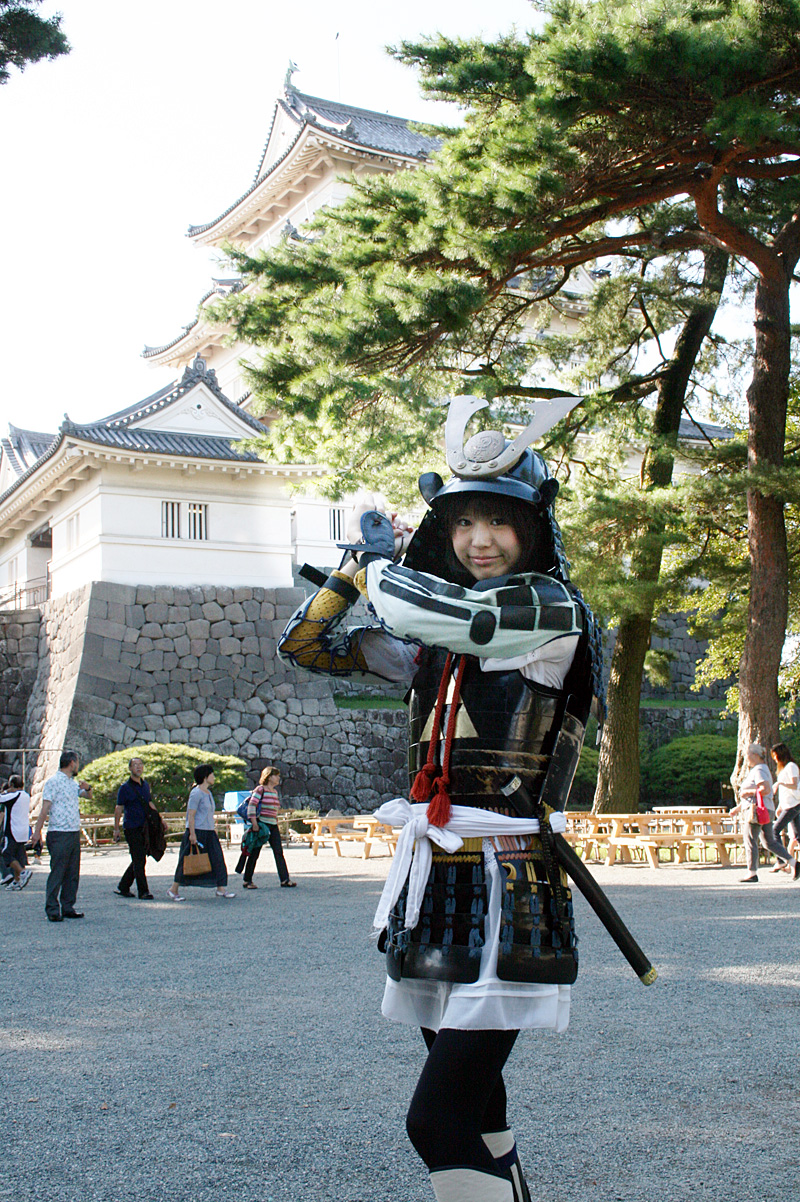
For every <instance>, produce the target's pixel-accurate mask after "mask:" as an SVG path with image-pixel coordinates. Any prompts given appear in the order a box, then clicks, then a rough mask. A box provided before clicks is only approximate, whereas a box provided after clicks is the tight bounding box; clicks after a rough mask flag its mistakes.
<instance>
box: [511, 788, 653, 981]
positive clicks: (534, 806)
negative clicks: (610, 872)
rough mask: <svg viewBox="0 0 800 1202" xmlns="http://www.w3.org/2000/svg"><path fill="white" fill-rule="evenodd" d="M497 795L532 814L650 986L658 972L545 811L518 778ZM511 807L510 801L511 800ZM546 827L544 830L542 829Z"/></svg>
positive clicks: (561, 859) (641, 979)
mask: <svg viewBox="0 0 800 1202" xmlns="http://www.w3.org/2000/svg"><path fill="white" fill-rule="evenodd" d="M500 792H501V793H502V794H503V795H504V796H505V797H507V798H508V799H509V800H511V799H512V798H513V799H514V801H517V802H519V803H521V811H524V812H525V813H526V814H534V815H535V816H536V817H538V818H539V822H540V823H541V824H542V825H543V828H544V833H545V838H547V837H548V836H549V838H550V839H552V846H553V849H554V851H555V854H556V856H557V857H558V862H559V864H560V865H561V867H562V868H563V869H564V871H565V872H566V873H567V875H568V876H570V877H571V878H572V880H573V881H574V882H575V884H576V885H577V886H578V888H579V889H580V891H581V893H582V894H583V896H584V897H585V898H586V900H587V902H588V903H589V905H590V906H591V907H592V909H593V910H594V912H595V914H596V915H597V917H598V918H599V919H600V921H601V922H602V924H603V926H604V927H605V928H606V930H607V931H608V933H609V935H610V936H611V938H612V939H613V940H614V942H615V943H616V945H617V947H618V948H619V950H620V951H621V952H622V954H623V956H624V957H625V959H626V960H627V961H628V963H629V964H630V966H631V968H632V969H633V971H634V972H635V973H636V975H637V977H638V978H639V980H640V981H641V982H642V984H643V985H652V984H653V982H654V981H655V979H656V977H657V976H658V973H657V972H656V970H655V969H654V968H653V966H652V964H651V963H650V961H649V960H648V959H647V956H646V955H645V954H644V952H643V951H642V949H641V948H640V947H639V944H638V943H637V942H636V940H635V939H634V937H633V935H632V934H631V933H630V931H629V930H628V928H627V927H626V926H625V923H624V922H623V921H622V919H621V918H620V916H619V914H618V913H617V911H616V910H615V909H614V907H613V906H612V904H611V902H610V901H609V900H608V898H607V897H606V895H605V893H604V892H603V890H602V889H601V888H600V886H599V885H598V883H597V881H596V880H595V879H594V877H593V876H592V874H591V872H589V869H588V868H587V867H586V865H585V864H584V862H583V860H581V858H580V856H578V855H577V854H576V853H575V852H574V851H573V850H572V848H571V847H570V845H569V843H567V841H566V839H565V838H564V836H563V835H557V834H556V833H555V832H554V831H553V830H552V829H550V824H549V822H548V821H547V817H546V811H545V808H544V806H543V805H542V804H541V802H537V801H534V799H533V798H532V797H531V794H530V793H529V792H528V790H527V789H526V787H525V785H524V784H523V783H522V781H521V780H520V778H519V777H518V776H514V777H512V779H511V780H510V781H509V782H508V784H506V785H504V786H503V787H502V788H501V790H500ZM512 804H514V803H513V801H512ZM544 824H546V827H545V826H544Z"/></svg>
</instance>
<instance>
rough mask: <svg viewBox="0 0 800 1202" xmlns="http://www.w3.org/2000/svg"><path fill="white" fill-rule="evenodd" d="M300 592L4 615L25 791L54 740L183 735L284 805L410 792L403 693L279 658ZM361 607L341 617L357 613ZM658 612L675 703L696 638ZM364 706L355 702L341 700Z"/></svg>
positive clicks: (704, 715) (703, 714)
mask: <svg viewBox="0 0 800 1202" xmlns="http://www.w3.org/2000/svg"><path fill="white" fill-rule="evenodd" d="M302 596H303V592H302V590H300V589H297V588H295V589H277V590H275V589H271V590H266V589H256V588H238V589H229V588H219V587H207V588H192V589H186V588H167V587H163V588H152V587H139V588H136V587H130V586H126V585H118V584H107V583H102V582H101V583H94V584H92V585H90V586H86V588H84V589H80V590H77V591H76V592H74V593H71V594H69V595H67V596H65V597H59V598H56V599H55V600H52V601H49V602H48V603H47V604H46V605H45V606H43V608H42V611H41V621H40V620H39V613H38V611H35V610H34V611H24V612H23V613H14V614H11V615H8V614H6V615H3V616H2V617H0V703H1V708H0V712H1V713H2V715H3V718H2V721H3V725H2V729H1V730H0V737H2V741H3V744H4V746H6V747H11V746H14V747H17V746H20V745H22V746H29V747H37V748H42V749H43V754H41V755H40V757H39V762H38V766H37V771H36V775H35V777H34V780H33V789H34V793H37V792H38V791H39V788H40V786H41V782H42V780H43V779H44V778H45V777H46V776H47V775H48V774H49V773H50V772H52V771H53V770H54V769H55V767H56V766H57V758H56V757H57V754H58V751H59V750H60V749H61V748H63V747H65V746H68V747H73V748H74V749H75V750H76V751H78V753H79V755H80V757H81V759H82V761H83V762H87V761H88V760H91V759H95V758H96V757H98V756H101V755H105V754H107V753H108V752H110V751H114V750H117V749H121V748H129V747H132V746H134V745H141V744H142V743H153V742H158V743H189V744H192V745H193V746H196V747H208V748H209V749H210V750H211V749H213V750H214V751H217V752H221V753H222V754H227V755H236V756H241V757H242V758H243V759H244V760H245V761H246V763H247V766H248V773H249V776H250V778H251V780H255V779H256V777H257V776H258V773H259V772H260V770H261V768H262V767H263V766H264V765H265V764H267V763H274V764H276V765H277V766H278V767H280V769H281V771H282V773H283V776H284V787H283V791H284V794H285V797H286V799H287V801H288V800H291V802H292V803H293V804H295V805H298V806H301V805H302V806H305V805H309V806H312V807H313V808H319V809H322V810H323V811H324V810H328V809H330V808H336V809H339V810H341V811H342V812H345V813H347V812H350V813H353V812H356V813H360V812H366V811H369V810H371V809H374V807H375V806H376V805H377V804H379V803H380V802H381V801H384V800H386V799H388V798H390V797H393V796H397V795H398V794H402V793H404V792H405V791H406V790H407V787H408V780H407V773H406V757H407V736H406V714H405V709H404V708H379V707H378V706H379V703H380V702H381V701H382V702H383V704H384V705H386V703H387V697H388V698H392V697H394V698H397V697H398V696H399V694H400V693H401V692H402V690H399V689H398V686H395V685H382V684H381V683H380V682H378V683H375V684H364V683H363V682H360V681H359V680H358V679H357V678H354V679H352V680H349V681H344V680H331V679H330V678H327V677H322V676H316V677H315V676H309V675H307V674H305V673H302V672H297V671H295V670H294V669H293V668H291V667H290V666H288V665H285V664H282V663H281V662H280V661H279V660H278V659H277V656H276V652H275V648H276V643H277V639H278V637H279V636H280V633H281V632H282V630H283V628H284V626H285V624H286V620H287V618H288V617H289V616H290V614H291V613H292V612H293V610H294V608H295V607H296V605H297V604H298V603H299V601H300V600H301V598H302ZM362 610H363V607H361V608H360V609H358V610H354V612H353V614H352V615H351V621H354V622H358V621H364V620H368V618H367V614H366V612H362ZM667 621H673V622H674V623H675V624H676V625H675V640H677V642H676V641H673V643H672V644H671V646H672V649H673V650H677V652H678V658H677V659H676V661H675V664H674V668H675V674H676V694H677V696H678V697H680V696H682V693H681V690H683V692H685V691H686V688H687V687H688V676H689V672H690V671H693V661H692V655H695V654H697V650H696V648H697V644H693V646H694V648H695V650H694V651H692V650H690V649H687V648H685V647H683V646H681V645H680V640H678V639H677V634H678V632H679V631H680V630H683V631H684V634H685V629H686V620H685V618H680V617H678V618H675V619H662V625H663V624H664V623H665V622H667ZM681 623H682V625H681ZM37 630H38V644H37ZM687 637H688V636H687ZM37 646H38V656H37V650H36V649H37ZM34 671H35V679H34ZM662 691H663V690H662ZM651 692H653V690H651ZM359 695H360V696H359ZM339 700H342V701H344V702H346V703H347V704H346V705H340V704H337V701H339ZM359 700H360V701H362V702H363V706H362V707H359V708H352V706H353V704H354V703H355V704H356V705H358V702H359ZM390 704H391V703H390ZM26 710H27V712H26V713H25V719H24V723H23V722H22V717H23V712H24V711H26ZM641 722H642V727H643V729H644V730H645V731H646V732H647V734H648V737H649V739H650V741H651V743H652V745H654V746H661V745H662V744H663V743H665V742H668V741H670V740H671V739H673V738H676V737H678V736H679V735H681V734H687V733H691V732H692V731H695V730H696V729H697V728H698V726H700V725H702V726H703V727H704V728H705V729H709V727H711V728H714V727H716V728H718V729H720V730H729V729H731V724H730V723H725V722H723V721H722V720H721V719H720V718H719V713H718V708H717V707H715V706H713V705H709V707H708V709H695V708H690V707H688V706H680V703H679V702H678V705H677V706H676V707H675V708H671V709H663V708H648V707H647V703H646V699H645V703H644V705H643V708H642V714H641ZM734 726H735V723H734ZM28 762H29V763H30V759H29V761H28Z"/></svg>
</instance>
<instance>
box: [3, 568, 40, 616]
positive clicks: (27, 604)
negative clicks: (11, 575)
mask: <svg viewBox="0 0 800 1202" xmlns="http://www.w3.org/2000/svg"><path fill="white" fill-rule="evenodd" d="M49 596H50V577H49V576H39V577H36V578H35V579H34V580H26V581H25V582H24V583H23V582H21V581H17V582H16V584H12V585H11V587H10V588H8V589H4V590H3V591H2V592H0V609H32V608H33V607H34V606H36V605H44V603H45V601H46V600H47V599H48V597H49Z"/></svg>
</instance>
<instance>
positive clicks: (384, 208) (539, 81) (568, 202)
mask: <svg viewBox="0 0 800 1202" xmlns="http://www.w3.org/2000/svg"><path fill="white" fill-rule="evenodd" d="M548 16H549V19H548V22H547V25H546V26H545V28H544V30H543V31H542V32H541V33H530V34H529V35H528V36H527V37H526V38H522V39H517V38H514V37H511V38H507V39H503V40H501V41H500V42H498V43H497V44H495V45H491V46H486V45H482V44H479V43H458V42H448V41H446V40H445V39H441V38H440V39H436V40H433V41H430V42H426V43H422V44H420V45H417V46H404V47H402V48H401V50H400V52H399V53H400V55H401V57H404V58H405V59H406V60H407V61H411V62H415V63H416V64H417V65H418V66H419V67H420V69H421V70H422V73H423V78H424V81H425V83H426V85H427V86H428V88H429V90H431V91H432V92H433V93H434V94H441V95H447V96H449V97H450V98H457V99H459V100H461V101H462V103H465V104H467V105H468V106H469V110H468V114H467V120H466V123H465V126H464V128H463V129H462V130H459V131H456V132H453V131H441V132H442V134H443V138H444V141H443V146H442V149H441V151H440V153H439V154H438V155H437V157H436V159H435V161H434V162H433V163H432V164H431V165H430V166H429V167H426V168H423V169H420V170H418V171H415V172H413V173H404V174H402V175H400V176H396V177H393V178H391V179H389V178H381V179H377V180H373V181H370V182H369V183H366V184H364V185H361V186H359V187H358V188H357V189H356V191H355V193H354V195H353V197H352V198H351V200H349V201H348V202H346V203H345V204H344V205H342V206H341V207H340V208H338V209H336V210H332V211H331V212H330V213H328V214H327V215H324V216H323V217H322V218H321V219H320V220H319V221H318V222H317V223H316V225H315V229H314V230H313V236H314V239H315V240H314V241H313V242H311V243H308V244H306V245H305V246H304V247H302V248H301V249H300V250H299V251H298V249H297V248H294V247H289V246H287V247H285V248H284V249H283V251H281V252H278V253H277V254H275V253H271V254H270V255H263V256H258V257H249V256H247V255H246V254H244V253H238V252H235V253H234V256H233V257H234V258H235V259H236V261H237V263H238V264H239V266H240V267H241V268H242V269H243V271H244V273H245V275H246V276H247V278H248V279H249V280H250V281H251V282H252V283H254V284H255V286H256V291H255V293H250V292H245V293H241V294H239V295H238V296H237V297H235V298H233V300H232V301H231V302H230V304H229V305H228V307H227V313H226V315H227V316H228V317H229V318H232V319H233V320H234V323H235V326H236V328H237V332H238V333H239V334H240V336H242V337H243V338H244V339H245V340H246V341H258V342H262V343H267V344H269V346H270V352H269V354H268V355H267V357H266V358H265V360H264V362H263V363H262V364H260V365H259V366H258V367H257V368H256V369H254V383H255V385H256V388H257V390H258V391H259V393H260V395H261V396H262V397H263V399H264V401H265V403H266V404H267V405H270V406H275V407H277V408H282V410H283V413H284V414H285V415H286V416H287V417H288V419H289V421H290V422H291V427H292V428H291V431H289V430H287V422H286V421H284V423H283V424H281V423H279V429H278V431H277V433H276V438H283V439H284V440H285V446H286V448H287V449H288V450H290V451H291V450H292V447H294V448H296V449H300V448H301V447H302V449H303V450H304V451H306V452H307V451H308V450H309V449H310V448H311V449H313V448H315V447H316V448H319V449H320V450H322V451H329V452H331V454H332V455H333V461H334V463H336V464H337V466H338V468H339V472H340V475H339V482H340V483H342V484H344V485H346V484H347V483H348V482H349V480H350V479H351V478H352V476H351V475H348V473H349V472H350V470H351V468H352V465H353V463H354V462H358V461H360V462H361V463H362V464H363V462H365V460H364V454H369V453H371V452H373V451H375V450H377V449H380V450H384V449H385V448H386V443H385V439H384V440H383V443H382V436H381V434H380V430H381V429H383V430H384V431H385V430H386V426H385V424H384V422H383V415H385V414H388V415H389V418H390V420H391V419H396V418H398V416H400V415H403V414H411V415H413V418H412V420H411V421H409V422H408V423H407V424H405V425H403V423H402V421H401V422H400V424H401V428H403V429H404V430H405V431H407V432H408V433H409V435H410V436H411V440H412V441H413V439H414V433H413V431H414V429H415V428H416V423H417V422H419V423H420V424H421V428H422V430H423V437H424V438H427V437H430V434H431V433H432V430H433V428H434V425H435V423H433V422H431V420H430V407H429V406H428V405H427V402H426V400H425V398H426V397H427V396H430V395H433V396H436V395H440V394H441V393H442V392H445V391H453V389H448V388H447V386H446V384H445V381H447V380H448V379H452V378H453V377H454V376H455V377H458V378H459V389H458V390H459V391H461V390H463V387H464V380H465V379H466V380H467V381H469V386H470V387H471V388H472V389H474V390H481V391H484V392H486V393H487V394H488V395H490V396H492V397H494V398H495V399H496V400H498V401H502V400H503V399H504V398H509V397H514V398H519V397H535V396H536V395H537V391H538V390H537V389H536V388H534V387H531V386H530V385H529V384H527V383H526V382H525V381H526V371H527V370H528V369H529V368H530V366H531V365H532V364H533V362H534V360H535V349H531V348H530V347H526V345H525V344H524V339H523V335H524V331H525V327H526V324H527V323H528V322H529V321H530V320H531V319H532V317H533V315H534V314H535V312H536V310H537V308H538V307H540V306H541V304H542V301H543V300H544V299H545V298H546V297H547V296H548V295H550V296H552V295H554V294H556V293H557V292H558V290H559V289H560V288H561V287H562V286H563V283H564V282H565V280H566V279H567V278H568V276H569V272H570V271H571V270H572V269H573V268H574V267H575V266H576V265H578V264H581V263H587V262H589V261H590V260H592V259H596V258H597V257H598V256H601V255H619V256H624V255H626V254H628V253H630V252H631V250H634V249H636V250H643V249H644V250H647V249H649V250H651V251H653V252H656V253H664V254H666V253H671V252H676V251H688V250H692V249H694V250H698V251H704V250H709V249H712V250H714V249H716V250H721V251H724V252H725V253H727V254H730V255H733V256H736V257H737V258H738V259H739V260H746V261H747V262H748V263H749V264H750V265H751V266H752V267H753V268H754V269H755V272H756V274H757V279H758V283H757V288H756V296H755V305H756V343H755V360H754V372H753V379H752V382H751V386H750V389H749V391H748V406H749V418H750V430H749V445H748V467H747V471H748V473H749V474H748V484H749V487H748V490H747V504H748V526H749V554H750V561H751V589H750V600H749V609H748V625H747V635H746V639H745V645H744V650H743V654H742V660H741V665H740V696H741V708H740V760H741V748H742V747H743V746H745V745H746V744H747V743H749V742H750V741H752V740H753V739H757V740H758V741H762V742H767V741H771V740H772V739H773V738H774V737H775V735H776V734H777V717H778V709H777V684H776V681H777V673H778V666H779V660H780V650H781V646H782V644H783V636H784V631H785V626H786V614H787V583H786V581H787V556H786V536H785V527H784V522H783V500H782V496H781V494H780V490H779V488H777V486H775V487H773V485H772V484H770V483H769V479H770V474H771V473H774V472H776V471H777V472H780V468H781V464H782V456H783V432H784V429H785V416H786V394H787V389H788V375H789V353H788V350H789V308H788V289H789V282H790V280H791V278H792V274H793V272H794V268H795V266H796V263H797V260H798V258H799V257H800V187H799V186H798V182H797V179H796V177H797V175H798V174H800V129H799V128H798V123H799V121H800V110H799V109H798V95H797V93H798V83H800V37H798V33H799V32H800V0H717V2H716V3H714V2H713V0H712V3H702V4H701V3H700V2H699V0H642V2H641V3H637V4H628V3H616V4H612V5H609V4H602V3H578V2H575V0H553V3H552V4H551V5H549V7H548ZM730 188H733V189H734V190H735V192H736V200H737V203H736V206H733V207H730V208H729V207H725V206H724V205H723V204H722V198H723V196H724V194H725V192H726V190H727V189H730ZM678 197H688V201H689V203H687V204H686V205H685V206H684V208H685V210H686V219H685V220H684V221H682V222H679V223H675V224H673V225H671V226H670V227H669V228H667V229H665V228H664V226H663V223H662V222H661V221H660V220H658V219H655V218H652V219H651V218H650V217H649V214H653V213H658V211H659V205H660V204H661V203H663V202H667V201H673V200H674V199H675V198H678ZM634 218H635V219H634ZM521 276H522V277H524V278H526V279H527V280H529V281H530V282H531V285H532V286H531V287H530V288H529V289H528V290H526V291H524V292H521V291H519V290H517V291H515V290H513V289H510V288H509V285H510V284H512V283H513V281H515V280H517V279H519V278H520V277H521ZM437 381H438V382H439V386H438V387H435V386H434V385H435V382H437ZM368 413H371V414H374V415H376V416H375V420H374V421H371V422H370V423H369V424H368V436H367V439H366V442H365V444H364V445H363V446H360V447H359V448H358V451H357V453H355V452H354V450H353V448H352V446H347V447H344V448H342V447H341V446H339V447H337V446H336V438H337V433H336V431H337V430H338V431H339V432H341V431H342V430H345V429H347V428H348V425H349V424H350V423H351V422H352V420H353V417H354V415H355V414H359V415H361V416H362V418H363V417H365V416H366V415H367V414H368ZM338 438H339V442H341V433H339V435H338ZM412 450H413V451H414V452H416V447H414V448H412ZM325 458H326V459H327V458H328V456H327V455H326V456H325ZM401 458H402V456H401V454H400V452H397V453H395V456H394V462H395V464H396V465H399V463H400V459H401ZM776 478H777V477H776Z"/></svg>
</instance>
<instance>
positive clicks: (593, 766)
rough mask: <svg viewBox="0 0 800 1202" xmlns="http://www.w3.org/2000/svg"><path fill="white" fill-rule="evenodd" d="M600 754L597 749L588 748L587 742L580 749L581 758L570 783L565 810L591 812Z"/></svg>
mask: <svg viewBox="0 0 800 1202" xmlns="http://www.w3.org/2000/svg"><path fill="white" fill-rule="evenodd" d="M599 760H600V752H599V750H598V749H597V747H590V746H589V744H588V741H587V742H586V743H584V745H583V747H582V748H581V758H580V760H579V761H578V768H577V771H576V772H575V779H574V781H573V782H572V789H571V791H570V795H569V802H568V803H567V809H569V810H591V808H592V802H593V801H594V791H595V789H596V788H597V765H598V762H599Z"/></svg>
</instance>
